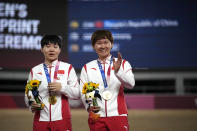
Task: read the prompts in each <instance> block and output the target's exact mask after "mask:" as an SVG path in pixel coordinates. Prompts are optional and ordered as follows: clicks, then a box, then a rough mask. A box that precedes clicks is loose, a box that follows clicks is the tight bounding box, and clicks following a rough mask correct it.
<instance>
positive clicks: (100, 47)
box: [93, 38, 113, 60]
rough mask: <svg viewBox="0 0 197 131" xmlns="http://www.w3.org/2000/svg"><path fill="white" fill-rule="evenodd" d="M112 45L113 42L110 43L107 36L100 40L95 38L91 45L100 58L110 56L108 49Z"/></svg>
mask: <svg viewBox="0 0 197 131" xmlns="http://www.w3.org/2000/svg"><path fill="white" fill-rule="evenodd" d="M112 46H113V43H111V42H110V41H109V40H108V39H107V38H103V39H100V40H97V41H96V42H95V44H94V46H93V48H94V50H95V51H96V53H97V55H98V57H99V58H100V59H101V60H105V59H106V58H107V57H108V56H110V55H111V54H110V51H111V48H112Z"/></svg>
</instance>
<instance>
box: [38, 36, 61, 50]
mask: <svg viewBox="0 0 197 131" xmlns="http://www.w3.org/2000/svg"><path fill="white" fill-rule="evenodd" d="M50 43H53V44H58V45H59V47H60V48H61V47H62V40H61V38H60V37H58V36H57V35H45V36H44V37H43V38H42V40H41V47H42V48H43V47H44V46H45V45H48V44H50Z"/></svg>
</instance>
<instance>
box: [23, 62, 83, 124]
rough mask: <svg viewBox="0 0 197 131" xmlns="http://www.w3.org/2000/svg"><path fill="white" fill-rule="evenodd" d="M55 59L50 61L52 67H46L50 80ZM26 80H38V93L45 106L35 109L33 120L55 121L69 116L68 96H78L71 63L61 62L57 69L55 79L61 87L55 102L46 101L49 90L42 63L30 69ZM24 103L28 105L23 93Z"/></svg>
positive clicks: (75, 77)
mask: <svg viewBox="0 0 197 131" xmlns="http://www.w3.org/2000/svg"><path fill="white" fill-rule="evenodd" d="M57 62H58V61H57V60H56V61H54V62H53V63H52V67H50V68H49V67H48V66H47V69H48V72H49V74H50V78H51V82H53V81H54V72H55V66H56V64H57ZM28 80H39V81H41V85H40V86H39V88H38V91H39V95H40V96H41V97H42V102H43V103H44V104H45V107H44V109H43V110H41V111H36V113H35V117H34V120H38V121H57V120H62V119H63V118H70V117H71V116H70V107H69V102H68V98H72V99H78V98H79V96H80V91H79V88H78V87H79V84H78V81H77V80H78V79H77V76H76V73H75V70H74V68H73V67H72V65H70V64H68V63H65V62H61V61H60V64H59V69H58V71H57V80H56V82H60V83H61V86H62V89H61V91H60V93H59V94H58V96H56V97H57V103H56V104H55V105H51V104H50V103H49V102H48V98H49V91H48V82H47V78H46V75H45V71H44V68H43V64H39V65H37V66H35V67H33V68H32V69H31V72H30V74H29V79H28ZM25 103H26V105H27V106H28V107H29V104H28V99H27V96H26V95H25Z"/></svg>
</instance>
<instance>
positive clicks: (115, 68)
mask: <svg viewBox="0 0 197 131" xmlns="http://www.w3.org/2000/svg"><path fill="white" fill-rule="evenodd" d="M121 63H122V55H121V54H120V52H118V59H117V61H115V58H113V67H114V71H115V73H117V72H118V71H119V69H120V66H121Z"/></svg>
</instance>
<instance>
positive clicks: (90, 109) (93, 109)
mask: <svg viewBox="0 0 197 131" xmlns="http://www.w3.org/2000/svg"><path fill="white" fill-rule="evenodd" d="M89 111H92V112H94V113H97V112H99V111H100V106H90V108H89V109H88V112H89Z"/></svg>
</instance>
